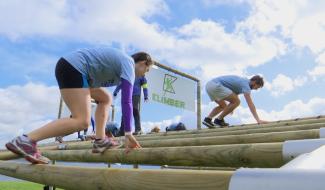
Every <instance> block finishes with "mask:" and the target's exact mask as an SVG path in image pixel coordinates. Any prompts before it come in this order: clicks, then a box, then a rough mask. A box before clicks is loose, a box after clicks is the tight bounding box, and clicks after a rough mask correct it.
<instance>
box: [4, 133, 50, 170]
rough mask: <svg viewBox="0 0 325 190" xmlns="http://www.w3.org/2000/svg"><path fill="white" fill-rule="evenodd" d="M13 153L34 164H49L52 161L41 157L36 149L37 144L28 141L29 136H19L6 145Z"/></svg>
mask: <svg viewBox="0 0 325 190" xmlns="http://www.w3.org/2000/svg"><path fill="white" fill-rule="evenodd" d="M6 147H7V149H8V150H10V151H11V152H13V153H15V154H18V155H21V156H24V157H25V159H26V160H27V161H29V162H31V163H32V164H48V163H49V162H50V160H49V159H48V158H46V157H44V156H42V155H41V153H40V152H39V150H38V149H37V147H36V143H35V142H32V141H31V140H29V139H28V137H27V136H24V135H23V136H19V137H16V138H14V139H13V140H12V141H10V142H8V143H7V144H6Z"/></svg>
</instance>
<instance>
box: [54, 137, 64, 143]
mask: <svg viewBox="0 0 325 190" xmlns="http://www.w3.org/2000/svg"><path fill="white" fill-rule="evenodd" d="M55 141H58V142H59V143H63V137H61V136H59V137H55Z"/></svg>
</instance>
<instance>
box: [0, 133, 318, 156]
mask: <svg viewBox="0 0 325 190" xmlns="http://www.w3.org/2000/svg"><path fill="white" fill-rule="evenodd" d="M313 138H319V130H318V129H312V130H301V131H285V132H273V133H254V134H245V135H228V136H215V137H198V138H183V139H181V138H179V139H165V140H148V141H140V144H141V146H142V147H178V146H207V145H223V144H244V143H266V142H283V141H286V140H297V139H313ZM46 148H47V147H42V148H41V150H54V149H53V147H51V149H46ZM91 148H92V143H91V142H87V143H85V142H82V143H80V144H77V143H74V144H67V145H66V146H65V147H64V149H65V150H80V149H91ZM122 148H123V147H122ZM56 149H57V148H56ZM16 158H19V156H18V155H16V154H13V153H11V152H9V151H1V152H0V160H11V159H16Z"/></svg>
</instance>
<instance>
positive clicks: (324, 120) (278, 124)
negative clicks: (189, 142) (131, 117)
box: [136, 118, 325, 138]
mask: <svg viewBox="0 0 325 190" xmlns="http://www.w3.org/2000/svg"><path fill="white" fill-rule="evenodd" d="M316 123H325V118H319V119H309V120H298V121H294V120H293V121H290V122H273V123H269V124H263V125H240V126H239V125H237V126H232V127H227V128H216V129H202V130H186V131H168V132H163V133H153V134H146V135H138V136H136V137H137V138H147V137H148V138H152V137H156V136H172V135H185V134H201V133H211V132H225V131H235V130H243V129H257V128H269V127H285V126H294V125H305V124H316Z"/></svg>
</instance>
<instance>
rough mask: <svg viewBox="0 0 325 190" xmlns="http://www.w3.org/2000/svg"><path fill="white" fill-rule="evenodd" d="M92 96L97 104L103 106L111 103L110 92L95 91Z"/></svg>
mask: <svg viewBox="0 0 325 190" xmlns="http://www.w3.org/2000/svg"><path fill="white" fill-rule="evenodd" d="M94 93H95V92H94V91H93V95H94ZM92 97H93V98H94V99H95V100H96V102H97V104H98V105H101V106H105V107H109V106H111V105H112V101H113V97H112V95H111V94H109V93H107V92H103V91H101V93H97V94H96V95H94V96H92Z"/></svg>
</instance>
